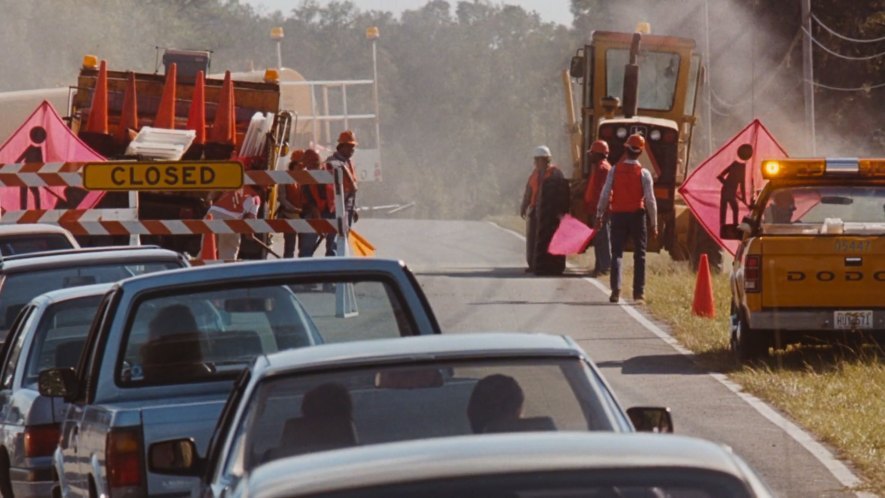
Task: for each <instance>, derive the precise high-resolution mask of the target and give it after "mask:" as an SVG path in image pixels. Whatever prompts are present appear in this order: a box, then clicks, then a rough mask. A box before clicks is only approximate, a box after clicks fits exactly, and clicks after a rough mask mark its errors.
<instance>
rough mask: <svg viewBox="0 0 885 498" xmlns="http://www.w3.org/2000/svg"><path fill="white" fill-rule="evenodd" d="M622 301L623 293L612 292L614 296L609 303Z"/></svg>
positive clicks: (609, 299)
mask: <svg viewBox="0 0 885 498" xmlns="http://www.w3.org/2000/svg"><path fill="white" fill-rule="evenodd" d="M620 299H621V293H620V292H618V291H612V295H611V296H609V297H608V302H610V303H616V302H618V301H619V300H620Z"/></svg>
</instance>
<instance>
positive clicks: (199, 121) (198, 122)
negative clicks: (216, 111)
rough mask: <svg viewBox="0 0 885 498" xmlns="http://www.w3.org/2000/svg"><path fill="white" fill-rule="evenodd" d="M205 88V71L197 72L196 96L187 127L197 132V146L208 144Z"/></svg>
mask: <svg viewBox="0 0 885 498" xmlns="http://www.w3.org/2000/svg"><path fill="white" fill-rule="evenodd" d="M204 87H205V80H204V79H203V71H197V78H196V79H195V80H194V96H193V98H192V99H191V108H190V112H189V113H188V115H187V125H186V126H185V128H187V129H188V130H194V131H196V132H197V136H196V138H194V144H197V145H203V144H205V143H206V94H205V88H204Z"/></svg>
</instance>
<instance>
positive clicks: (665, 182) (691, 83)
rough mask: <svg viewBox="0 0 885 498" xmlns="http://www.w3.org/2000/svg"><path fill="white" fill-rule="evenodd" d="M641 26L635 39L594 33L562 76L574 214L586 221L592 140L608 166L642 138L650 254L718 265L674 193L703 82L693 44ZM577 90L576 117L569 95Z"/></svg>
mask: <svg viewBox="0 0 885 498" xmlns="http://www.w3.org/2000/svg"><path fill="white" fill-rule="evenodd" d="M649 31H650V30H649V28H648V25H647V24H644V23H641V24H640V26H639V27H638V28H637V32H635V33H623V32H610V31H595V32H593V34H592V35H591V38H590V42H589V43H588V44H586V45H584V46H583V47H582V48H580V49H578V50H577V53H576V54H575V56H574V57H572V59H571V64H570V67H569V69H567V70H565V71H563V84H564V88H565V100H566V108H567V112H568V117H567V119H568V126H567V128H568V133H569V135H570V152H571V156H572V160H573V171H572V176H571V192H572V196H571V197H572V213H573V215H575V216H576V217H578V218H580V219H584V220H586V213H585V212H584V206H583V193H584V188H585V186H586V183H587V180H588V178H589V175H590V164H589V158H588V156H587V154H586V153H585V151H587V149H589V147H590V144H592V143H593V142H594V141H595V140H604V141H605V142H607V143H608V145H609V149H610V151H611V152H610V154H609V161H610V162H611V163H612V164H614V163H615V162H617V161H618V159H619V158H620V157H621V155H622V153H623V150H624V141H625V140H626V138H627V137H628V136H630V135H631V134H634V133H639V134H641V135H643V136H644V137H645V139H646V144H647V147H646V150H645V151H644V152H643V156H642V157H641V158H640V161H641V162H642V164H643V166H644V167H645V168H648V169H649V170H650V171H651V173H652V176H653V177H654V180H655V183H654V192H655V198H656V199H657V204H658V226H659V231H660V235H659V236H658V237H657V238H656V239H653V240H649V241H648V250H649V251H654V252H660V250H661V249H664V250H666V251H667V252H668V253H669V254H670V256H671V257H672V258H673V259H674V260H677V261H682V260H686V259H689V258H691V260H692V262H693V263H696V262H697V258H699V256H700V254H701V253H707V254H708V255H709V257H710V262H711V264H712V265H714V266H719V265H721V253H720V251H719V247H718V246H717V245H716V243H715V242H714V241H713V240H712V239H710V237H709V236H708V235H707V234H706V232H704V230H703V229H702V228H701V227H700V226H699V224H698V223H697V222H696V220H695V219H694V217H693V216H692V215H691V212H690V211H689V210H688V208H687V206H686V205H685V203H684V201H683V200H682V199H681V197H680V196H679V195H678V193H677V191H676V189H677V187H679V185H680V184H681V183H682V182H683V181H684V180H685V179H686V176H687V175H688V173H689V166H690V164H691V162H690V158H691V149H692V134H693V132H694V130H695V126H696V123H697V119H696V116H695V110H696V108H697V105H696V104H697V96H698V90H699V88H700V85H701V81H702V80H703V71H704V69H703V65H702V64H701V57H700V54H698V53H697V52H696V51H695V42H694V40H691V39H688V38H679V37H674V36H660V35H651V34H649ZM575 87H577V88H580V92H581V96H580V101H581V106H580V116H578V115H577V114H578V113H577V112H576V111H575V103H574V101H575V95H574V93H575V92H574V91H573V88H575Z"/></svg>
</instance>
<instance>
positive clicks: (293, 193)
mask: <svg viewBox="0 0 885 498" xmlns="http://www.w3.org/2000/svg"><path fill="white" fill-rule="evenodd" d="M286 200H287V201H288V202H289V204H291V205H293V206H295V207H296V208H299V209H301V207H302V206H303V205H304V195H302V193H301V187H299V186H298V184H295V183H292V184H289V185H286Z"/></svg>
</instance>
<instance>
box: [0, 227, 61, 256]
mask: <svg viewBox="0 0 885 498" xmlns="http://www.w3.org/2000/svg"><path fill="white" fill-rule="evenodd" d="M73 248H74V246H73V244H71V241H70V240H68V238H67V237H65V236H64V235H62V234H60V233H41V234H21V235H4V236H3V237H0V255H3V256H12V255H13V254H25V253H31V252H40V251H57V250H60V249H73Z"/></svg>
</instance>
